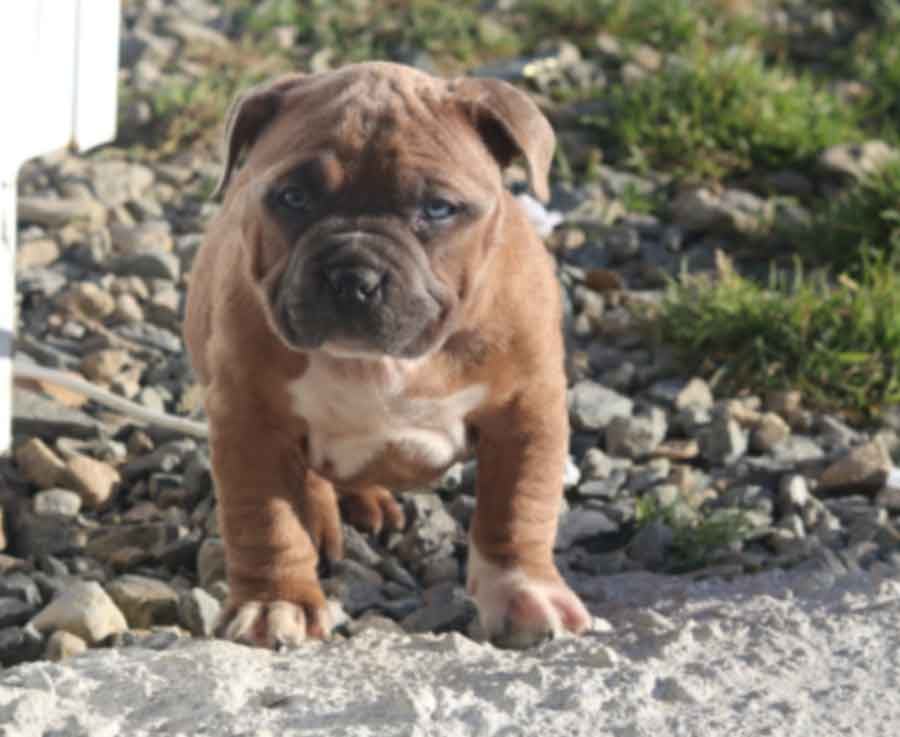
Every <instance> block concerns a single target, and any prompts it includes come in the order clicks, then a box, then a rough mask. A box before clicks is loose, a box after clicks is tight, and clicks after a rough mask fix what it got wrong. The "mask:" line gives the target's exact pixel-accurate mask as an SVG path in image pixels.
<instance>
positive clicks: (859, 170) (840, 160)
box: [819, 141, 897, 180]
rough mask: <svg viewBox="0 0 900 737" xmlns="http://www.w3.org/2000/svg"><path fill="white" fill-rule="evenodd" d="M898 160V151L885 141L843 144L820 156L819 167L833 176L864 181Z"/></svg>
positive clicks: (825, 151) (832, 147)
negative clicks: (837, 175) (843, 176)
mask: <svg viewBox="0 0 900 737" xmlns="http://www.w3.org/2000/svg"><path fill="white" fill-rule="evenodd" d="M896 158H897V150H896V149H895V148H893V147H892V146H890V145H889V144H887V143H885V142H884V141H864V142H863V143H842V144H838V145H836V146H831V147H829V148H826V149H825V150H824V151H823V152H822V153H821V154H820V155H819V166H820V167H821V168H822V169H824V170H825V171H827V172H829V173H832V174H841V175H846V176H848V177H850V178H852V179H857V180H859V179H864V178H865V177H866V176H868V175H870V174H874V173H875V172H877V171H878V170H879V169H882V168H883V167H884V166H885V165H886V164H888V163H890V162H891V161H892V160H894V159H896Z"/></svg>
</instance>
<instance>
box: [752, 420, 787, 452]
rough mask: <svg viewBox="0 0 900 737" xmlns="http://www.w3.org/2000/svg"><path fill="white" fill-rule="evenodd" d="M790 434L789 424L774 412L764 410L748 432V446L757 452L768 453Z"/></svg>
mask: <svg viewBox="0 0 900 737" xmlns="http://www.w3.org/2000/svg"><path fill="white" fill-rule="evenodd" d="M790 434H791V428H790V426H789V425H788V424H787V423H786V422H785V421H784V420H783V419H781V415H777V414H775V413H774V412H764V413H763V414H762V416H761V417H760V420H759V423H758V424H757V425H756V426H755V427H754V428H753V430H752V431H751V433H750V447H751V448H753V450H755V451H756V452H757V453H768V452H769V451H771V450H772V448H774V447H775V446H776V445H779V444H780V443H783V442H784V441H785V440H787V439H788V437H789V436H790Z"/></svg>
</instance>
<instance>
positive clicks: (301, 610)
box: [224, 601, 331, 649]
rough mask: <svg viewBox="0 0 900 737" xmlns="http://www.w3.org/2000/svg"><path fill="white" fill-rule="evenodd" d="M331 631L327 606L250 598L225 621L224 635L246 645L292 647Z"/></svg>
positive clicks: (323, 636) (325, 635)
mask: <svg viewBox="0 0 900 737" xmlns="http://www.w3.org/2000/svg"><path fill="white" fill-rule="evenodd" d="M330 632H331V625H330V621H329V617H328V612H327V610H326V609H325V608H324V607H304V606H302V605H298V604H294V603H291V602H289V601H271V602H262V601H248V602H246V603H244V604H242V605H241V606H239V607H238V608H237V609H236V610H235V611H234V614H233V615H232V616H231V617H230V618H228V619H226V621H225V623H224V637H225V638H226V639H228V640H234V641H235V642H240V643H243V644H245V645H254V646H256V647H266V648H274V649H282V648H293V647H297V646H299V645H300V644H301V643H302V642H303V641H304V640H306V639H309V638H317V639H322V638H325V637H327V636H328V634H329V633H330Z"/></svg>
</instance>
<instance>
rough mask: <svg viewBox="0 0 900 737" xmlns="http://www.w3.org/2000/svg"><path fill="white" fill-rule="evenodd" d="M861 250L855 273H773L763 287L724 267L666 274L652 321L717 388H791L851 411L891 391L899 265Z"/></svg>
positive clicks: (897, 387) (865, 409) (899, 323)
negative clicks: (668, 280) (712, 273)
mask: <svg viewBox="0 0 900 737" xmlns="http://www.w3.org/2000/svg"><path fill="white" fill-rule="evenodd" d="M895 266H896V264H895V263H893V262H889V261H888V260H887V258H886V257H885V256H884V255H883V254H877V253H873V252H868V253H864V254H863V262H862V266H861V268H860V276H859V280H858V281H853V280H852V279H850V278H848V277H843V278H841V279H839V280H838V282H837V283H829V282H827V281H826V279H825V278H824V277H822V276H821V275H819V277H816V278H813V277H804V276H803V274H802V271H799V270H798V272H797V273H796V274H795V276H793V277H792V278H788V277H787V276H786V275H784V274H773V276H772V279H771V282H770V284H769V285H768V287H764V286H761V285H759V284H757V283H755V282H753V281H750V280H748V279H744V278H741V277H740V276H738V275H736V274H734V273H729V274H726V275H724V276H723V277H722V278H720V279H719V280H718V281H709V280H698V279H686V278H683V279H682V280H681V281H680V282H678V283H676V284H673V285H672V286H671V287H670V289H669V291H668V293H667V295H666V297H665V299H664V300H663V303H662V306H661V308H660V310H659V314H658V315H657V320H656V322H655V328H656V330H657V331H658V335H659V337H660V339H661V340H663V341H664V342H665V343H667V344H669V345H671V346H672V347H673V348H674V349H675V351H676V354H677V355H678V357H679V358H680V360H681V362H682V364H683V365H684V367H685V368H686V369H687V370H689V371H697V372H699V373H701V374H703V375H706V376H708V377H710V378H711V380H712V383H713V384H714V385H716V386H718V387H720V388H721V390H722V391H723V392H725V393H726V394H727V393H729V392H730V393H731V394H728V395H729V396H732V395H733V394H736V393H739V392H742V391H745V390H746V391H751V392H763V391H766V390H769V389H787V388H796V389H799V390H800V391H801V392H803V394H804V396H805V397H806V400H807V402H808V403H809V404H810V405H812V406H818V407H821V408H825V409H829V410H835V411H842V412H844V413H845V414H846V415H848V416H850V417H851V418H857V419H862V418H865V417H871V416H874V415H877V414H878V412H879V410H880V409H881V408H882V407H884V406H885V405H887V404H890V403H896V402H898V401H900V274H898V271H897V270H896V268H895Z"/></svg>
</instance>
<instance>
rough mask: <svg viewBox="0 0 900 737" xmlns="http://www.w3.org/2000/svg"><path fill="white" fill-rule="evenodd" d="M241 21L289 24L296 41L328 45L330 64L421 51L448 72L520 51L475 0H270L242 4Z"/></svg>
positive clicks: (264, 26) (264, 27) (261, 25)
mask: <svg viewBox="0 0 900 737" xmlns="http://www.w3.org/2000/svg"><path fill="white" fill-rule="evenodd" d="M243 23H244V25H245V27H246V28H247V29H248V30H249V31H251V32H252V33H254V34H256V35H257V36H262V35H264V34H265V33H266V32H267V31H268V30H269V29H271V28H272V27H273V26H276V25H293V26H295V27H296V28H297V31H298V39H297V40H298V43H299V44H301V45H305V46H308V47H310V48H313V49H316V50H319V49H330V50H332V51H333V53H334V57H333V60H332V61H333V63H334V64H343V63H350V62H358V61H363V60H368V59H391V60H395V61H397V60H406V61H410V60H411V59H412V57H413V55H414V54H415V53H416V52H418V51H420V50H421V51H425V52H427V53H428V54H429V55H430V56H432V57H433V60H434V61H435V63H437V64H438V66H439V67H441V68H443V69H446V70H448V71H450V70H460V69H461V68H462V67H463V66H468V65H472V64H475V63H480V62H483V61H485V60H489V59H493V58H497V57H499V56H507V55H509V56H511V55H515V54H516V53H518V52H519V51H520V41H519V38H518V37H517V35H516V34H514V33H513V32H512V31H511V30H510V29H508V28H506V27H505V26H504V25H503V24H502V23H501V22H497V21H494V20H490V19H488V18H486V17H485V15H484V13H482V12H481V11H480V3H479V2H478V1H477V0H457V1H456V2H453V3H446V2H440V1H439V0H381V1H380V2H359V1H358V0H310V2H306V3H297V2H295V1H294V0H271V1H270V2H266V3H261V4H259V5H258V6H257V7H254V6H252V5H251V6H247V7H245V13H244V19H243Z"/></svg>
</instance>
